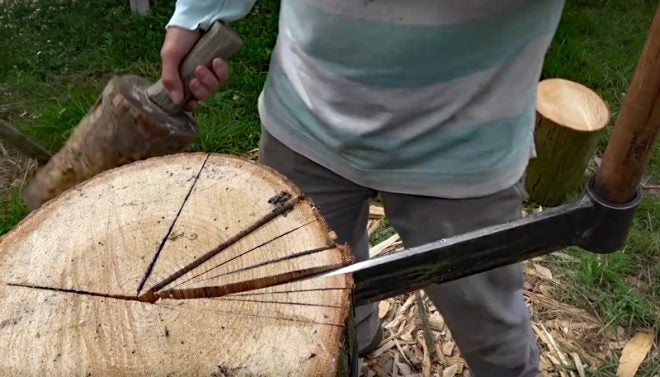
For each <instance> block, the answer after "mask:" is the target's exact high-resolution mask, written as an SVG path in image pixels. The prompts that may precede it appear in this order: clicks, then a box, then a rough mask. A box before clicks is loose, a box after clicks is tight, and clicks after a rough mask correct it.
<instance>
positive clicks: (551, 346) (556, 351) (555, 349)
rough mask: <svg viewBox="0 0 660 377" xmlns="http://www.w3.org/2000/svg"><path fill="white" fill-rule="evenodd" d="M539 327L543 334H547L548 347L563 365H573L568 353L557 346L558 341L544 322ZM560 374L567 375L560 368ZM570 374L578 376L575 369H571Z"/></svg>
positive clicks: (572, 376) (573, 376)
mask: <svg viewBox="0 0 660 377" xmlns="http://www.w3.org/2000/svg"><path fill="white" fill-rule="evenodd" d="M539 327H540V328H541V330H542V331H543V334H544V335H545V338H546V340H547V345H548V348H549V349H550V350H551V352H552V353H554V354H555V355H557V357H558V358H559V360H560V361H561V363H562V365H565V366H569V365H571V364H570V363H569V362H568V359H567V358H566V355H564V353H563V352H562V351H561V350H560V349H559V347H558V346H557V343H556V342H555V339H554V338H553V337H552V335H551V334H550V333H549V332H548V330H547V329H546V328H545V326H543V324H542V323H540V324H539ZM559 374H561V375H565V374H566V373H565V372H564V371H563V370H559ZM568 374H569V375H570V376H571V377H576V376H575V373H573V371H569V372H568Z"/></svg>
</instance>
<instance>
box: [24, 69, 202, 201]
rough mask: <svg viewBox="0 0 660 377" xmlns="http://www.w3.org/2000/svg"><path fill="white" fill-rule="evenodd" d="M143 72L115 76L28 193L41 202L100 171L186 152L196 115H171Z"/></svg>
mask: <svg viewBox="0 0 660 377" xmlns="http://www.w3.org/2000/svg"><path fill="white" fill-rule="evenodd" d="M149 85H150V83H149V82H148V81H147V80H146V79H144V78H141V77H139V76H132V75H127V76H117V77H113V78H112V79H111V80H110V81H109V82H108V84H107V85H106V87H105V89H104V90H103V93H102V95H101V96H100V97H99V99H98V100H97V102H96V103H95V104H94V106H93V107H92V109H90V111H89V113H88V114H87V115H86V116H85V117H84V118H83V119H82V120H81V121H80V123H79V124H78V125H77V126H76V128H75V129H74V131H73V133H72V134H71V136H70V137H69V139H68V140H67V142H66V144H65V145H64V146H63V147H62V148H61V149H60V150H59V151H58V152H57V153H56V154H55V155H54V156H53V157H52V158H51V160H50V161H49V162H48V164H46V165H45V166H44V167H43V168H41V169H40V170H39V171H38V172H37V174H36V176H35V178H34V179H33V181H32V182H30V184H29V185H28V187H27V188H26V189H25V191H24V193H23V197H24V199H25V202H26V204H27V206H28V207H29V208H30V209H35V208H38V207H39V206H40V205H41V204H43V203H44V202H46V201H48V200H50V199H52V198H54V197H55V196H57V195H59V194H60V193H62V192H64V191H65V190H67V189H69V188H71V187H73V186H74V185H76V184H78V183H80V182H82V181H84V180H86V179H89V178H91V177H93V176H94V175H96V174H98V173H100V172H102V171H105V170H108V169H112V168H115V167H117V166H121V165H123V164H127V163H130V162H133V161H137V160H142V159H145V158H149V157H156V156H163V155H167V154H172V153H176V152H181V151H182V150H183V149H184V148H185V147H186V146H188V145H189V143H190V142H192V140H193V138H194V137H195V135H196V126H195V123H194V122H193V120H192V119H191V118H190V117H189V116H187V115H185V114H180V115H179V116H170V115H169V114H167V113H165V112H164V111H163V110H161V109H160V108H159V107H158V106H156V105H155V104H153V103H152V102H151V101H150V100H149V99H148V98H147V95H146V93H145V90H146V88H147V87H148V86H149Z"/></svg>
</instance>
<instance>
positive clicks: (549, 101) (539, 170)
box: [526, 79, 610, 206]
mask: <svg viewBox="0 0 660 377" xmlns="http://www.w3.org/2000/svg"><path fill="white" fill-rule="evenodd" d="M536 117H537V118H536V128H535V133H534V139H535V143H536V151H537V157H536V158H535V159H533V160H532V161H530V164H529V168H528V171H527V179H526V189H527V191H528V193H529V197H530V200H532V201H534V202H536V203H539V204H542V205H544V206H556V205H559V204H561V203H562V202H563V201H564V200H565V198H566V195H567V194H568V193H569V192H570V191H571V190H573V189H576V188H579V187H580V186H582V185H583V184H584V181H585V179H583V178H584V177H585V170H586V168H587V165H588V163H589V160H590V159H591V157H592V156H593V153H594V150H595V149H596V145H597V143H598V138H599V136H600V135H601V131H602V130H603V129H604V128H605V126H606V125H607V123H608V121H609V117H610V114H609V111H608V109H607V106H606V105H605V103H604V102H603V101H602V100H601V99H600V97H598V95H597V94H596V93H594V92H593V91H592V90H590V89H589V88H587V87H585V86H583V85H581V84H578V83H575V82H572V81H568V80H564V79H546V80H543V81H541V82H540V83H539V85H538V97H537V111H536Z"/></svg>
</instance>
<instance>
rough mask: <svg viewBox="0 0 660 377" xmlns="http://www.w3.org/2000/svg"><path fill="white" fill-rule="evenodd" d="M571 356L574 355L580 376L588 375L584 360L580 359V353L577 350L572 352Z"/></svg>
mask: <svg viewBox="0 0 660 377" xmlns="http://www.w3.org/2000/svg"><path fill="white" fill-rule="evenodd" d="M571 356H572V357H573V361H574V362H575V368H576V369H577V371H578V374H579V375H580V377H586V374H585V373H584V365H582V360H580V355H578V354H577V352H571Z"/></svg>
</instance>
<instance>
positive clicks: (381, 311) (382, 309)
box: [378, 300, 390, 319]
mask: <svg viewBox="0 0 660 377" xmlns="http://www.w3.org/2000/svg"><path fill="white" fill-rule="evenodd" d="M389 311H390V302H389V301H388V300H383V301H381V302H380V303H378V318H380V319H383V318H385V316H386V315H387V313H389Z"/></svg>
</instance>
